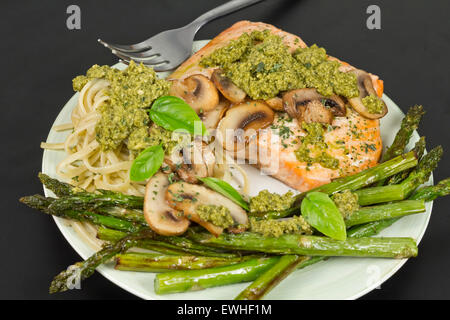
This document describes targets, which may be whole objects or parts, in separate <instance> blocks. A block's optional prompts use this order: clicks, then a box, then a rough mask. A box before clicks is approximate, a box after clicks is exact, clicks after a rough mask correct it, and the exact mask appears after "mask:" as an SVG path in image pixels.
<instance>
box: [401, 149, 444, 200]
mask: <svg viewBox="0 0 450 320" xmlns="http://www.w3.org/2000/svg"><path fill="white" fill-rule="evenodd" d="M442 153H443V149H442V147H441V146H437V147H436V148H434V149H432V150H431V151H430V152H428V153H427V154H426V155H424V156H423V160H422V161H420V163H419V164H418V166H417V168H416V169H414V171H413V172H412V173H411V174H410V175H409V176H408V178H406V179H405V180H404V181H403V182H402V186H403V187H404V188H405V193H406V195H407V196H409V195H411V193H412V192H413V191H414V190H415V189H417V187H418V186H420V185H421V184H423V183H425V182H427V181H428V179H429V178H430V175H431V173H432V172H433V170H434V169H436V167H437V165H438V163H439V161H440V160H441V158H442Z"/></svg>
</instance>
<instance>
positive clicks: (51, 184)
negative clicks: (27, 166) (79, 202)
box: [38, 172, 85, 197]
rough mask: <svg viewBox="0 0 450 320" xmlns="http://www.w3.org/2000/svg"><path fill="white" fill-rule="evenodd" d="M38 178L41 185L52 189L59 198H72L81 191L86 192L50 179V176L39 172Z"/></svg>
mask: <svg viewBox="0 0 450 320" xmlns="http://www.w3.org/2000/svg"><path fill="white" fill-rule="evenodd" d="M38 177H39V180H41V183H42V184H43V185H44V186H45V187H46V188H47V189H50V190H51V191H53V193H54V194H56V196H57V197H65V196H71V195H74V194H75V193H77V192H79V191H82V192H85V191H84V190H83V189H81V188H77V187H74V186H72V185H70V184H68V183H65V182H61V181H59V180H57V179H53V178H50V177H49V176H48V175H46V174H44V173H42V172H39V174H38Z"/></svg>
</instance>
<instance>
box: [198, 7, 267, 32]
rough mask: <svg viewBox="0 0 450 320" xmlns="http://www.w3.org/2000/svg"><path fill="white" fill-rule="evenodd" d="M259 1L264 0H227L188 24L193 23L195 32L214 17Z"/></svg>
mask: <svg viewBox="0 0 450 320" xmlns="http://www.w3.org/2000/svg"><path fill="white" fill-rule="evenodd" d="M261 1H264V0H231V1H228V2H227V3H224V4H223V5H221V6H218V7H216V8H214V9H212V10H210V11H208V12H206V13H204V14H202V15H201V16H200V17H198V18H197V19H195V20H194V21H192V22H191V23H190V25H195V26H196V29H195V31H196V32H197V31H198V29H200V28H201V27H202V26H203V25H205V24H206V23H208V22H210V21H212V20H214V19H217V18H219V17H222V16H224V15H227V14H229V13H232V12H234V11H237V10H240V9H242V8H245V7H248V6H251V5H253V4H256V3H258V2H261Z"/></svg>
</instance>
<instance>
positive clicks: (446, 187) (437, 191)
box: [411, 178, 450, 201]
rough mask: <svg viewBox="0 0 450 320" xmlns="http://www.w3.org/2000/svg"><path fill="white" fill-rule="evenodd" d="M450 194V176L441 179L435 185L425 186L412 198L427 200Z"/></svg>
mask: <svg viewBox="0 0 450 320" xmlns="http://www.w3.org/2000/svg"><path fill="white" fill-rule="evenodd" d="M448 194H450V178H447V179H444V180H442V181H440V182H439V183H438V184H437V185H435V186H428V187H423V188H421V189H419V190H417V191H416V192H415V193H414V194H413V195H412V196H411V199H425V201H433V200H435V199H436V198H437V197H443V196H446V195H448Z"/></svg>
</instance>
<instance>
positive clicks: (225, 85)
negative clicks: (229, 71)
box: [211, 69, 247, 103]
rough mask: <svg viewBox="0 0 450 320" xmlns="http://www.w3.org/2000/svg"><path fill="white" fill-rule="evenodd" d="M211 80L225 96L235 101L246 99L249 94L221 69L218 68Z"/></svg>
mask: <svg viewBox="0 0 450 320" xmlns="http://www.w3.org/2000/svg"><path fill="white" fill-rule="evenodd" d="M211 81H212V82H213V83H214V84H215V85H216V87H217V89H218V90H219V91H220V92H221V93H222V94H223V96H224V97H225V98H227V99H228V100H230V101H231V102H233V103H240V102H242V101H244V99H245V97H246V96H247V94H246V93H245V91H244V90H242V89H240V88H238V87H237V86H236V85H235V84H234V83H233V82H232V81H231V79H230V78H228V77H226V76H225V75H224V73H223V71H222V70H221V69H216V70H214V72H213V73H212V75H211Z"/></svg>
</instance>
